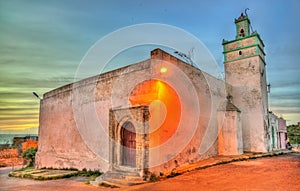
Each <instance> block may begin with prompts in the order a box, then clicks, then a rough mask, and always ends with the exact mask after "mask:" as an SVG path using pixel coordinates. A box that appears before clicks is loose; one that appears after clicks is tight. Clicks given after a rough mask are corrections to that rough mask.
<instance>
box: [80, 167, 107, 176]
mask: <svg viewBox="0 0 300 191" xmlns="http://www.w3.org/2000/svg"><path fill="white" fill-rule="evenodd" d="M101 174H103V173H102V172H100V171H99V170H86V169H83V170H82V171H78V176H85V177H98V176H100V175H101Z"/></svg>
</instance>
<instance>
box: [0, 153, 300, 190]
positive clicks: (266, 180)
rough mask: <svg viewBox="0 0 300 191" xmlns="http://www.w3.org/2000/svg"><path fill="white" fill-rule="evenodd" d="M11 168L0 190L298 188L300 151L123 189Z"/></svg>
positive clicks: (2, 174)
mask: <svg viewBox="0 0 300 191" xmlns="http://www.w3.org/2000/svg"><path fill="white" fill-rule="evenodd" d="M8 171H9V170H0V190H1V191H2V190H3V191H4V190H5V191H6V190H7V191H21V190H22V191H27V190H31V191H34V190H73V191H81V190H83V191H89V190H100V191H101V190H103V191H107V190H113V191H119V190H135V191H144V190H147V191H164V190H173V191H183V190H184V191H196V190H197V191H199V190H205V191H210V190H218V191H220V190H230V191H233V190H253V191H254V190H255V191H260V190H261V191H265V190H271V191H299V190H300V181H299V177H300V153H297V154H296V153H292V154H289V155H283V156H277V157H270V158H261V159H256V160H248V161H242V162H234V163H230V164H225V165H220V166H214V167H211V168H207V169H203V170H199V171H193V172H189V173H186V174H183V175H181V176H177V177H175V178H171V179H167V180H164V181H160V182H155V183H149V184H144V185H138V186H134V187H124V188H116V189H110V188H104V187H93V186H91V185H85V184H84V181H86V179H84V178H71V179H61V180H52V181H33V180H25V179H17V178H9V177H7V173H8Z"/></svg>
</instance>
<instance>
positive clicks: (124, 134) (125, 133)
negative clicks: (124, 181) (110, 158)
mask: <svg viewBox="0 0 300 191" xmlns="http://www.w3.org/2000/svg"><path fill="white" fill-rule="evenodd" d="M121 143H122V165H123V166H129V167H136V133H135V128H134V125H133V124H132V123H131V122H129V121H127V122H125V123H124V124H123V125H122V129H121Z"/></svg>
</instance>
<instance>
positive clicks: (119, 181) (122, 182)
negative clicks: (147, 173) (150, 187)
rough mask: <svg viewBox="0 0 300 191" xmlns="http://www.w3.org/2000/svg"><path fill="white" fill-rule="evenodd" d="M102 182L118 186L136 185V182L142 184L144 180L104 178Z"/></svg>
mask: <svg viewBox="0 0 300 191" xmlns="http://www.w3.org/2000/svg"><path fill="white" fill-rule="evenodd" d="M102 182H104V183H106V184H110V185H115V186H118V187H120V186H133V185H137V184H143V183H145V182H146V181H144V180H126V179H113V178H105V179H103V180H102Z"/></svg>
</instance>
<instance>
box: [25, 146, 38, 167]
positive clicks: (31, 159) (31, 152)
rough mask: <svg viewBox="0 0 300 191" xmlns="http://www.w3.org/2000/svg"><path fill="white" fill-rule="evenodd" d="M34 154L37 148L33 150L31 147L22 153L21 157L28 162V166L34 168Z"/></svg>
mask: <svg viewBox="0 0 300 191" xmlns="http://www.w3.org/2000/svg"><path fill="white" fill-rule="evenodd" d="M36 152H37V148H33V147H31V148H29V149H27V150H26V151H25V152H23V154H22V157H23V158H24V159H26V160H28V166H34V162H35V154H36Z"/></svg>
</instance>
